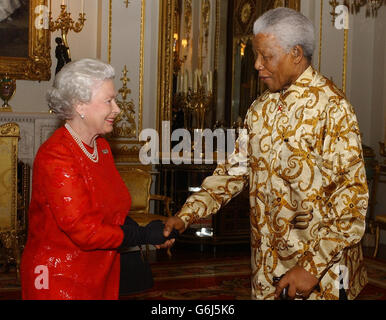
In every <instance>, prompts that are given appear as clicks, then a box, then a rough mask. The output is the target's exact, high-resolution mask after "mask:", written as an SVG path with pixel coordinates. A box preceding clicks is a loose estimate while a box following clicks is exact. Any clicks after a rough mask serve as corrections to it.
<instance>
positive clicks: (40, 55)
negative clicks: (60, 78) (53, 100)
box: [0, 0, 51, 81]
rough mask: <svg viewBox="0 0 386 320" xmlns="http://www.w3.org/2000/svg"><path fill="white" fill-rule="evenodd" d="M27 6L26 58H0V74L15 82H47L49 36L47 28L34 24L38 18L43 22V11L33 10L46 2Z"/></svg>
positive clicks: (45, 4) (48, 72)
mask: <svg viewBox="0 0 386 320" xmlns="http://www.w3.org/2000/svg"><path fill="white" fill-rule="evenodd" d="M29 6H30V7H29V37H28V38H29V40H28V57H26V58H20V57H0V74H6V73H7V74H8V75H9V77H10V78H13V79H17V80H39V81H41V80H47V81H48V80H50V78H51V40H50V39H51V35H50V32H49V30H48V28H45V27H41V28H40V27H38V25H39V24H38V23H36V22H39V21H37V19H39V17H40V16H41V21H40V22H44V11H43V10H41V11H40V12H38V13H36V12H35V8H38V7H39V6H47V0H30V1H29ZM41 8H42V9H43V7H41ZM1 45H2V46H3V45H6V43H2V44H1Z"/></svg>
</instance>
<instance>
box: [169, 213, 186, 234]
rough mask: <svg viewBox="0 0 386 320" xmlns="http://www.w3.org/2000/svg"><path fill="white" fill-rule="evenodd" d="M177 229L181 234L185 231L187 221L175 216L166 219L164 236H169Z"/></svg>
mask: <svg viewBox="0 0 386 320" xmlns="http://www.w3.org/2000/svg"><path fill="white" fill-rule="evenodd" d="M173 228H174V229H176V230H177V231H178V232H179V233H180V234H181V233H182V232H184V231H185V223H184V221H182V219H181V218H179V217H176V216H173V217H169V218H168V219H167V220H166V221H165V228H164V236H165V238H167V237H169V235H170V233H171V232H172V230H173Z"/></svg>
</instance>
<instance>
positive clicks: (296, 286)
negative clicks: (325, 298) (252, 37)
mask: <svg viewBox="0 0 386 320" xmlns="http://www.w3.org/2000/svg"><path fill="white" fill-rule="evenodd" d="M318 282H319V280H318V278H316V277H315V276H314V275H313V274H311V273H309V272H308V271H306V270H305V269H303V268H302V267H300V266H295V267H293V268H292V269H290V270H289V271H288V272H287V273H286V274H285V275H284V276H283V278H281V280H280V281H279V283H278V285H277V286H276V291H275V299H278V298H279V296H280V294H281V292H282V291H283V289H284V288H286V287H288V297H289V298H290V299H295V297H297V298H303V299H307V298H308V297H309V296H310V294H311V292H312V290H313V289H314V288H315V287H316V286H317V285H318Z"/></svg>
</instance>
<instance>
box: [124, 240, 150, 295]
mask: <svg viewBox="0 0 386 320" xmlns="http://www.w3.org/2000/svg"><path fill="white" fill-rule="evenodd" d="M153 285H154V281H153V274H152V272H151V267H150V264H149V262H148V261H147V259H146V258H145V257H144V255H143V253H142V248H141V247H138V250H133V251H127V252H123V253H121V276H120V283H119V294H120V295H126V294H133V293H139V292H142V291H145V290H148V289H150V288H152V287H153Z"/></svg>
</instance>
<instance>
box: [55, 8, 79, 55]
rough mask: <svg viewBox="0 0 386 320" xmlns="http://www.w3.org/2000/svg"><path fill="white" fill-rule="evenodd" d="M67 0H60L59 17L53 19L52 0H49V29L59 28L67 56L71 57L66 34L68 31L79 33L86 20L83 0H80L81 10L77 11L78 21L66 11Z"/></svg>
mask: <svg viewBox="0 0 386 320" xmlns="http://www.w3.org/2000/svg"><path fill="white" fill-rule="evenodd" d="M68 1H69V0H66V1H65V0H62V4H61V5H60V15H59V17H58V18H57V19H56V20H55V21H53V19H52V12H51V10H52V5H51V3H52V0H50V12H49V29H50V31H51V32H54V31H57V30H60V31H61V35H62V39H63V44H64V45H65V46H66V47H67V48H68V49H67V50H68V57H69V58H70V59H71V53H70V49H69V46H68V41H67V34H68V32H69V31H74V32H76V33H79V32H81V31H82V29H83V27H84V23H85V21H86V18H85V16H86V14H85V13H84V0H81V7H82V11H81V12H80V13H79V18H78V21H76V22H75V21H74V20H73V19H72V18H71V13H70V12H68V11H67V7H68Z"/></svg>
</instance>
